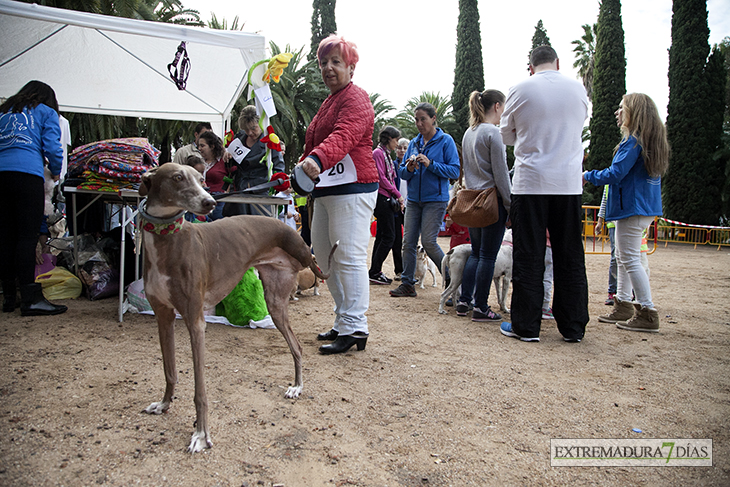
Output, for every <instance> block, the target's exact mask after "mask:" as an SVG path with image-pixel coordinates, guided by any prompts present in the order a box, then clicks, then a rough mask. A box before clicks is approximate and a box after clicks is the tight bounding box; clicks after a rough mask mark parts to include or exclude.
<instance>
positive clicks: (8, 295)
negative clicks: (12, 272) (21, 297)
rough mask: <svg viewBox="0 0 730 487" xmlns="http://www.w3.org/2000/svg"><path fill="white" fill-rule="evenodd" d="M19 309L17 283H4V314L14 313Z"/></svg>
mask: <svg viewBox="0 0 730 487" xmlns="http://www.w3.org/2000/svg"><path fill="white" fill-rule="evenodd" d="M17 307H18V289H17V288H16V287H15V281H14V280H13V281H3V313H12V312H13V311H15V308H17Z"/></svg>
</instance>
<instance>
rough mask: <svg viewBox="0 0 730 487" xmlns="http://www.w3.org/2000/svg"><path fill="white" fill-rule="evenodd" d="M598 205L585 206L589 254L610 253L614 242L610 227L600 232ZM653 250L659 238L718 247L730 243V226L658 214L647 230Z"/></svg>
mask: <svg viewBox="0 0 730 487" xmlns="http://www.w3.org/2000/svg"><path fill="white" fill-rule="evenodd" d="M599 209H600V208H599V207H598V206H584V207H583V245H584V247H585V251H586V254H610V253H611V242H610V241H609V239H608V229H607V228H606V227H605V226H604V227H603V231H602V232H601V233H600V234H598V235H596V233H595V224H596V223H595V222H596V221H597V220H598V210H599ZM646 238H647V242H648V243H649V253H650V254H653V253H654V251H655V250H656V249H657V246H658V243H659V242H664V246H665V247H666V246H667V245H668V244H669V243H684V244H692V245H694V246H695V248H697V246H698V245H717V250H720V249H721V248H722V247H730V227H713V226H702V225H690V224H686V223H681V222H675V221H672V220H666V219H664V218H658V217H657V218H654V222H653V223H652V224H651V225H649V229H648V231H647V235H646Z"/></svg>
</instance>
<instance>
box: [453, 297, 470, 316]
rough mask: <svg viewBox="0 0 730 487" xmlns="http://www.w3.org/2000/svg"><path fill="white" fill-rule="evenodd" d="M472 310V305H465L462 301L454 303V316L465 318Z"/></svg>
mask: <svg viewBox="0 0 730 487" xmlns="http://www.w3.org/2000/svg"><path fill="white" fill-rule="evenodd" d="M472 309H474V305H473V304H471V303H469V304H466V303H464V302H463V301H459V302H458V303H456V316H466V315H467V314H468V313H469V311H471V310H472Z"/></svg>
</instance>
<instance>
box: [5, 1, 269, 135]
mask: <svg viewBox="0 0 730 487" xmlns="http://www.w3.org/2000/svg"><path fill="white" fill-rule="evenodd" d="M181 41H185V42H186V48H187V53H188V56H189V58H190V74H189V78H188V81H187V87H186V90H184V91H181V90H178V88H177V86H176V85H175V83H174V82H173V80H172V79H171V77H170V75H169V73H168V70H167V65H168V64H169V63H171V62H172V61H173V59H174V57H175V54H176V52H177V49H178V45H179V44H180V42H181ZM265 57H266V51H265V40H264V37H263V36H262V35H259V34H248V33H242V32H232V31H218V30H207V29H201V28H194V27H184V26H179V25H175V24H165V23H160V22H148V21H143V20H135V19H126V18H120V17H109V16H105V15H96V14H89V13H83V12H76V11H73V10H64V9H57V8H52V7H44V6H40V5H36V4H26V3H20V2H14V1H10V0H0V97H2V98H8V97H9V96H12V95H13V94H15V93H17V91H18V90H19V89H20V88H22V87H23V85H25V83H27V82H28V81H31V80H34V79H35V80H40V81H43V82H45V83H47V84H49V85H50V86H51V87H53V89H54V90H55V92H56V97H57V98H58V103H59V106H60V109H61V110H62V111H68V112H79V113H96V114H102V115H119V116H131V117H144V118H158V119H168V120H189V121H208V122H210V123H211V124H212V125H213V130H214V131H215V132H216V133H217V134H218V135H222V134H223V129H224V128H227V125H228V119H229V118H230V114H231V109H232V108H233V105H234V103H235V102H236V100H237V99H238V97H239V96H240V94H241V92H242V91H243V88H244V85H245V83H246V75H247V72H248V69H249V67H250V66H252V65H253V64H254V63H255V62H257V61H260V60H262V59H264V58H265ZM260 69H261V74H260V75H258V78H259V79H260V78H261V76H262V75H263V71H264V67H263V66H262V67H261V68H260ZM257 71H258V69H257ZM257 74H258V73H257Z"/></svg>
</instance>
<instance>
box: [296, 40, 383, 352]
mask: <svg viewBox="0 0 730 487" xmlns="http://www.w3.org/2000/svg"><path fill="white" fill-rule="evenodd" d="M317 60H318V61H319V69H320V71H321V73H322V80H323V81H324V84H325V85H326V86H327V88H329V90H330V96H328V97H327V99H326V100H325V101H324V102H323V103H322V106H321V107H320V109H319V111H318V112H317V115H315V117H314V118H313V119H312V123H310V125H309V127H308V128H307V135H306V138H305V146H304V155H303V156H302V159H301V161H300V162H299V165H300V166H301V167H302V170H303V171H304V172H305V174H306V175H307V176H309V177H310V178H311V179H312V180H314V181H317V184H316V186H315V189H314V191H313V192H312V196H313V198H314V214H313V218H312V247H313V249H314V253H315V255H317V256H319V257H320V259H319V261H320V262H319V265H320V266H321V267H322V271H323V272H325V273H327V272H329V273H330V278H329V279H328V280H327V287H328V288H329V290H330V293H331V294H332V298H333V299H334V302H335V308H334V311H335V319H334V324H333V325H332V329H331V330H329V331H327V332H325V333H320V334H319V336H318V337H317V339H318V340H322V341H333V343H331V344H327V345H323V346H321V347H320V348H319V351H320V352H321V353H323V354H334V353H343V352H346V351H348V350H349V349H350V348H352V346H353V345H356V346H357V349H358V350H364V349H365V344H366V343H367V340H368V336H369V332H368V322H367V318H366V317H365V312H366V311H367V309H368V305H369V301H370V291H369V279H368V266H367V251H368V243H369V241H370V231H369V230H370V218H371V217H372V215H373V210H374V208H375V203H376V199H377V192H378V181H379V177H378V169H377V167H376V165H375V161H374V160H373V153H372V135H373V124H374V119H375V113H374V111H373V106H372V104H371V103H370V97H369V96H368V94H367V93H366V92H365V90H363V89H362V88H360V87H358V86H356V85H354V84H353V83H352V75H353V74H354V72H355V66H356V65H357V61H358V60H359V57H358V54H357V49H356V46H355V44H353V43H352V42H349V41H346V40H345V39H343V38H342V37H340V36H337V35H331V36H329V37H327V38H326V39H324V40H323V41H322V42H321V43H320V44H319V49H317ZM337 242H339V248H338V249H337V250H336V251H335V253H334V256H333V259H332V267H331V268H328V263H327V257H328V256H329V254H330V251H331V250H332V247H333V246H334V245H335V244H336V243H337Z"/></svg>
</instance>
